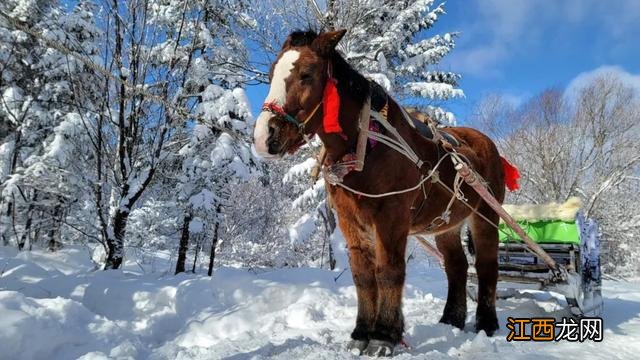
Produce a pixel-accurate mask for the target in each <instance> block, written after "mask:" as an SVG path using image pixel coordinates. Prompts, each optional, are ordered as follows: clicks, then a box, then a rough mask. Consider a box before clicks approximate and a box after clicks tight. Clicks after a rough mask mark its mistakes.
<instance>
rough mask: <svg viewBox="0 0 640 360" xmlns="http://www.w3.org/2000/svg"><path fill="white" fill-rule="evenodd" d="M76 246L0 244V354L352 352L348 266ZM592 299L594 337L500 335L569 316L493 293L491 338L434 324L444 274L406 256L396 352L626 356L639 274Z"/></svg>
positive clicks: (315, 355)
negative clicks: (99, 255)
mask: <svg viewBox="0 0 640 360" xmlns="http://www.w3.org/2000/svg"><path fill="white" fill-rule="evenodd" d="M417 251H419V250H417ZM88 254H89V252H88V251H87V250H86V249H84V248H81V247H66V248H64V249H62V250H60V251H59V252H58V253H55V254H52V253H49V252H43V251H33V252H31V253H27V252H22V253H17V252H16V251H15V250H14V249H13V248H6V247H0V274H1V275H0V314H2V320H3V321H2V325H3V326H1V327H0V353H1V354H3V358H7V359H12V358H21V359H43V358H46V359H71V358H83V359H106V358H118V359H132V358H133V359H142V358H148V359H174V358H180V359H205V358H206V359H212V358H216V359H217V358H226V357H231V358H234V359H245V358H254V359H266V358H279V359H291V358H298V359H354V358H357V357H355V356H353V355H352V354H351V353H349V352H347V351H346V350H344V344H345V342H346V340H347V339H348V337H349V333H350V331H351V328H352V326H353V324H354V321H355V315H356V297H355V288H354V286H353V283H352V281H351V275H350V274H349V273H348V272H345V273H344V274H342V275H340V274H339V273H337V272H332V271H328V270H321V269H312V268H298V269H277V270H266V269H264V270H257V271H256V270H255V269H254V270H253V271H249V270H247V269H239V268H219V269H216V272H215V275H214V277H213V278H209V277H207V276H202V275H186V274H181V275H178V276H173V275H169V274H163V273H148V274H144V273H140V271H139V270H140V269H139V268H138V265H134V264H133V263H132V262H128V263H127V264H126V266H125V270H124V271H95V270H94V269H95V266H94V264H93V263H92V262H91V261H90V260H89V255H88ZM415 255H418V254H415ZM136 269H137V270H136ZM339 275H340V276H339ZM336 278H337V280H336ZM604 296H605V313H604V327H605V333H604V341H603V342H602V343H594V342H589V341H586V342H583V343H579V342H578V343H570V342H566V341H563V342H558V343H555V342H554V343H529V342H513V343H509V342H507V341H506V340H505V337H506V334H507V332H508V331H507V330H506V329H505V326H504V324H506V318H507V317H508V316H518V317H530V316H538V317H540V316H551V317H556V318H558V317H562V316H569V314H568V311H567V310H565V308H564V306H565V305H566V304H564V303H563V302H562V301H561V300H558V296H557V295H554V294H549V293H543V292H533V291H529V292H523V293H520V294H519V295H518V296H516V297H514V298H510V299H506V300H502V299H499V300H498V302H497V305H498V317H499V321H500V324H501V329H500V330H499V331H498V333H497V335H495V336H494V337H491V338H489V337H487V336H486V335H485V334H484V333H479V334H476V333H474V332H473V331H472V326H473V325H472V324H473V321H474V315H473V311H470V313H469V317H468V319H467V326H466V329H465V330H464V331H461V330H458V329H455V328H453V327H451V326H448V325H443V324H439V323H438V319H439V316H440V315H441V311H442V309H443V307H444V303H445V297H446V280H445V278H444V275H443V274H442V271H441V270H440V269H439V268H437V267H436V268H434V267H430V266H429V265H428V262H427V261H424V259H422V260H421V259H420V256H416V258H415V259H413V260H411V261H410V262H409V271H408V279H407V285H406V290H405V297H404V299H405V300H404V313H405V317H406V333H405V339H406V341H407V343H408V344H409V346H410V348H408V349H407V348H402V349H399V354H398V358H400V359H409V358H430V359H431V358H434V359H446V358H465V359H470V358H478V359H479V358H483V359H484V358H490V359H501V358H506V357H509V358H511V359H533V358H536V359H539V358H556V357H558V358H559V357H563V358H564V357H567V356H568V355H570V356H571V357H575V358H584V359H595V358H617V359H632V358H635V355H636V354H637V353H638V351H640V282H613V281H605V283H604ZM468 301H469V303H468V305H469V308H470V309H473V308H474V304H473V303H472V302H471V300H468Z"/></svg>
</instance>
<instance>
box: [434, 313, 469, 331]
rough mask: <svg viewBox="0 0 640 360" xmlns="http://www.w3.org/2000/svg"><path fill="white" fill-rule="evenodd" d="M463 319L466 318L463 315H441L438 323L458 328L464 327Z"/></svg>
mask: <svg viewBox="0 0 640 360" xmlns="http://www.w3.org/2000/svg"><path fill="white" fill-rule="evenodd" d="M465 320H466V319H465V318H464V317H462V318H461V317H457V318H454V317H448V316H445V315H442V317H441V318H440V323H441V324H447V325H451V326H455V327H457V328H458V329H464V323H465Z"/></svg>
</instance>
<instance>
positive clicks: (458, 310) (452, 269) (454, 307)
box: [436, 227, 469, 329]
mask: <svg viewBox="0 0 640 360" xmlns="http://www.w3.org/2000/svg"><path fill="white" fill-rule="evenodd" d="M436 246H437V247H438V251H440V253H442V255H443V257H444V268H445V273H446V274H447V281H448V283H449V287H448V290H447V303H446V305H445V307H444V312H443V314H442V318H441V319H440V322H441V323H444V324H449V325H453V326H455V327H458V328H460V329H463V328H464V323H465V319H466V317H467V292H466V288H467V269H468V268H469V264H468V262H467V257H466V255H465V254H464V250H463V249H462V243H461V241H460V228H459V227H457V228H455V229H452V230H450V231H448V232H446V233H443V234H440V235H437V236H436Z"/></svg>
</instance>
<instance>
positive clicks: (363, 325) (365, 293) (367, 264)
mask: <svg viewBox="0 0 640 360" xmlns="http://www.w3.org/2000/svg"><path fill="white" fill-rule="evenodd" d="M349 253H350V255H351V259H350V262H351V272H352V275H353V283H354V284H355V286H356V294H357V296H358V315H357V317H356V327H355V328H354V329H353V332H351V341H350V342H349V345H348V347H347V348H348V350H349V351H354V352H357V353H358V354H360V353H362V351H364V349H366V348H367V346H368V345H369V336H370V335H369V334H370V333H371V331H372V329H373V325H374V321H375V318H376V304H377V295H378V294H377V285H376V277H375V273H374V272H373V268H374V266H375V265H374V262H373V259H372V257H373V256H374V255H373V254H372V251H370V250H369V249H367V248H363V247H361V246H359V247H353V248H350V249H349Z"/></svg>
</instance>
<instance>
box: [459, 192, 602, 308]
mask: <svg viewBox="0 0 640 360" xmlns="http://www.w3.org/2000/svg"><path fill="white" fill-rule="evenodd" d="M504 208H505V210H506V211H507V212H508V213H509V214H510V215H511V216H512V217H513V218H514V219H515V220H516V221H517V223H518V225H519V226H520V227H521V228H522V229H523V230H524V231H525V233H526V234H527V236H528V237H529V238H530V239H531V240H533V241H534V242H535V243H536V244H537V245H538V246H540V248H541V249H542V250H543V251H544V252H545V253H546V254H548V255H549V256H550V257H551V258H552V259H553V260H554V261H555V262H556V264H557V266H558V267H559V268H562V269H563V270H564V271H563V276H557V274H556V273H554V272H553V271H550V269H549V266H548V264H546V263H545V262H544V261H542V259H541V258H540V257H538V256H537V255H536V254H534V253H532V252H531V250H530V249H529V248H528V246H527V245H526V244H524V243H523V242H522V240H521V238H520V236H519V235H518V234H517V233H516V232H515V231H513V230H512V229H510V228H509V227H508V226H507V225H506V224H505V223H504V222H501V223H500V225H499V228H500V232H499V239H500V243H499V250H498V269H499V283H498V290H497V292H498V293H497V296H498V297H499V298H506V297H511V296H514V295H515V294H516V293H517V291H519V290H541V291H553V292H556V293H559V294H561V295H563V296H564V297H565V299H566V301H567V304H568V306H569V310H570V311H571V312H572V313H573V314H574V315H575V316H590V317H593V316H599V315H600V314H601V312H602V308H603V303H602V294H601V285H602V273H601V270H600V237H599V233H598V226H597V224H596V222H595V221H594V220H592V219H587V218H585V217H584V215H583V214H582V212H581V211H580V200H579V199H577V198H572V199H569V200H568V201H567V202H565V203H564V204H556V203H551V204H545V205H530V204H525V205H505V206H504ZM466 248H467V249H468V251H469V253H470V254H471V255H472V254H473V245H472V242H471V241H469V240H466ZM470 259H473V256H471V257H470ZM472 261H473V260H472ZM469 279H470V280H471V281H470V282H469V286H468V289H467V290H468V291H467V292H468V294H469V296H470V297H471V298H472V299H474V300H475V296H476V294H477V291H476V288H477V277H476V274H475V268H473V267H470V271H469Z"/></svg>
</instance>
